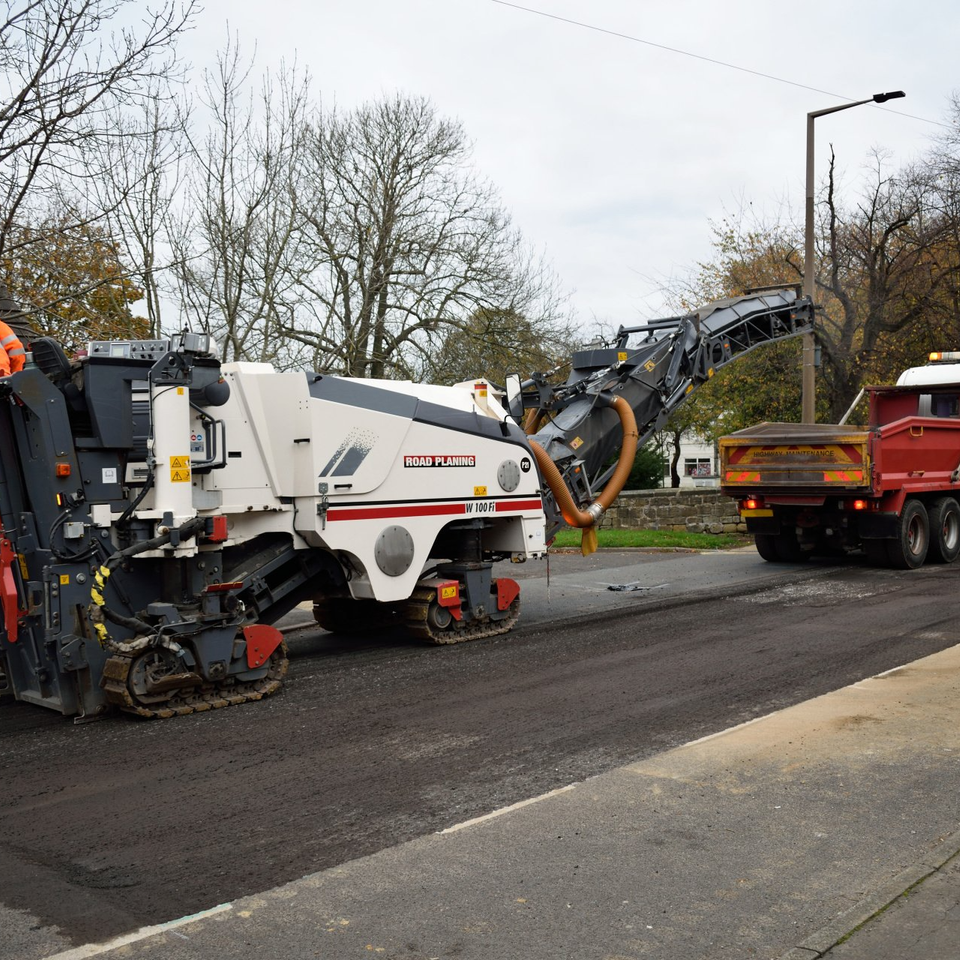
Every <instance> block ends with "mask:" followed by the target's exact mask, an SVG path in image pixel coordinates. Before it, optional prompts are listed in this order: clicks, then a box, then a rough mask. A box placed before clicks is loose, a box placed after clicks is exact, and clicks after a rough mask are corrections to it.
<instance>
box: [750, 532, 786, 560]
mask: <svg viewBox="0 0 960 960" xmlns="http://www.w3.org/2000/svg"><path fill="white" fill-rule="evenodd" d="M754 539H755V540H756V541H757V553H759V554H760V556H761V557H763V559H764V560H766V561H767V562H768V563H779V562H780V554H779V553H777V538H776V537H775V536H773V535H772V534H769V533H758V534H756V535H755V536H754Z"/></svg>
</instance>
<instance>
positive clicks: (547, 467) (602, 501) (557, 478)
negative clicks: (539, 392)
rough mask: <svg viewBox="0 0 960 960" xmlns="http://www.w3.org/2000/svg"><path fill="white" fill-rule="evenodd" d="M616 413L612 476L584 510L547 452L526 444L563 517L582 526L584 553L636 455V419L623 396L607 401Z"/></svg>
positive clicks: (592, 544) (594, 542) (592, 547)
mask: <svg viewBox="0 0 960 960" xmlns="http://www.w3.org/2000/svg"><path fill="white" fill-rule="evenodd" d="M610 406H611V407H613V409H614V410H616V412H617V416H619V417H620V426H621V429H622V430H623V440H622V442H621V444H620V457H619V458H618V460H617V467H616V469H615V470H614V471H613V474H612V476H611V477H610V479H609V480H608V481H607V483H606V485H605V486H604V488H603V492H602V493H601V494H600V496H599V497H597V499H596V500H594V502H593V503H592V504H590V506H589V507H587V509H586V510H581V509H580V508H579V507H578V506H577V505H576V503H575V502H574V499H573V495H572V494H571V493H570V490H569V489H568V487H567V485H566V484H565V483H564V482H563V477H562V476H561V475H560V470H559V469H558V468H557V465H556V464H555V463H554V462H553V460H551V459H550V455H549V454H548V453H547V452H546V450H544V449H543V447H541V446H540V444H539V443H537V442H536V441H533V440H531V441H530V446H531V448H532V449H533V455H534V456H535V457H536V458H537V466H539V467H540V473H541V474H543V479H544V480H545V481H546V484H547V486H548V487H549V488H550V490H551V491H552V492H553V495H554V496H555V497H556V498H557V505H558V506H559V507H560V512H561V513H562V514H563V519H564V520H566V522H567V523H568V524H569V525H570V526H571V527H579V528H581V529H582V530H583V536H582V538H581V540H580V551H581V553H582V554H583V555H584V556H587V554H590V553H593V552H594V551H595V550H596V549H597V531H596V526H595V524H596V523H597V521H598V520H599V519H600V518H601V517H602V516H603V514H604V513H605V512H606V510H607V508H608V507H609V506H610V504H611V503H613V501H614V500H616V498H617V496H618V495H619V493H620V491H621V490H622V489H623V486H624V484H625V483H626V482H627V477H629V476H630V469H631V467H632V466H633V461H634V458H635V457H636V455H637V440H638V439H639V437H638V434H637V420H636V417H634V415H633V410H632V409H631V408H630V404H629V403H627V401H626V400H624V399H623V397H615V398H614V399H613V402H612V403H611V404H610Z"/></svg>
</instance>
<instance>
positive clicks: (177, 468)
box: [170, 457, 190, 483]
mask: <svg viewBox="0 0 960 960" xmlns="http://www.w3.org/2000/svg"><path fill="white" fill-rule="evenodd" d="M170 482H171V483H189V482H190V458H189V457H171V458H170Z"/></svg>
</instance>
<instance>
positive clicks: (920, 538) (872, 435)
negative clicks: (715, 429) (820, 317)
mask: <svg viewBox="0 0 960 960" xmlns="http://www.w3.org/2000/svg"><path fill="white" fill-rule="evenodd" d="M865 393H866V395H867V398H868V400H869V413H868V418H867V423H866V424H865V425H863V426H849V425H846V424H797V423H761V424H757V425H756V426H753V427H749V428H747V429H745V430H740V431H738V432H737V433H734V434H732V435H730V436H727V437H723V438H722V439H721V440H720V463H721V467H720V469H721V490H722V491H723V492H724V493H725V494H727V495H728V496H731V497H734V498H736V499H737V500H738V502H739V508H740V515H741V517H742V518H743V520H744V521H745V522H746V526H747V531H748V532H749V533H752V534H753V535H754V536H755V538H756V544H757V550H758V551H759V553H760V555H761V556H762V557H763V558H764V559H766V560H769V561H773V562H777V561H781V562H793V561H798V560H803V559H804V558H805V557H807V556H810V555H812V554H816V553H820V554H830V553H846V552H850V551H853V550H856V549H860V550H862V551H863V553H864V554H865V555H866V556H867V557H868V558H869V559H870V561H871V562H873V563H875V564H880V565H890V566H895V567H901V568H914V567H918V566H920V565H921V564H922V563H924V562H925V561H932V562H943V563H951V562H953V561H954V560H956V559H957V557H958V556H960V503H958V497H960V366H958V365H957V364H943V365H939V366H938V365H936V364H933V365H931V366H928V367H919V368H912V369H911V370H908V371H906V372H905V373H904V374H903V375H902V376H901V378H900V380H899V382H898V384H897V385H896V386H892V387H890V386H886V387H868V388H866V390H865Z"/></svg>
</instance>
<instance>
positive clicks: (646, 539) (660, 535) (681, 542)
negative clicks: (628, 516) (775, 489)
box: [553, 530, 753, 550]
mask: <svg viewBox="0 0 960 960" xmlns="http://www.w3.org/2000/svg"><path fill="white" fill-rule="evenodd" d="M752 541H753V538H752V537H743V536H740V535H739V534H736V533H717V534H714V533H687V532H686V531H685V530H598V531H597V543H598V546H600V547H612V548H618V547H619V548H621V549H622V548H624V547H687V548H689V549H693V550H728V549H730V548H731V547H742V546H744V545H745V544H748V543H751V542H752ZM553 546H554V547H579V546H580V531H579V530H561V531H560V532H559V533H558V534H557V539H556V540H554V542H553Z"/></svg>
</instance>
